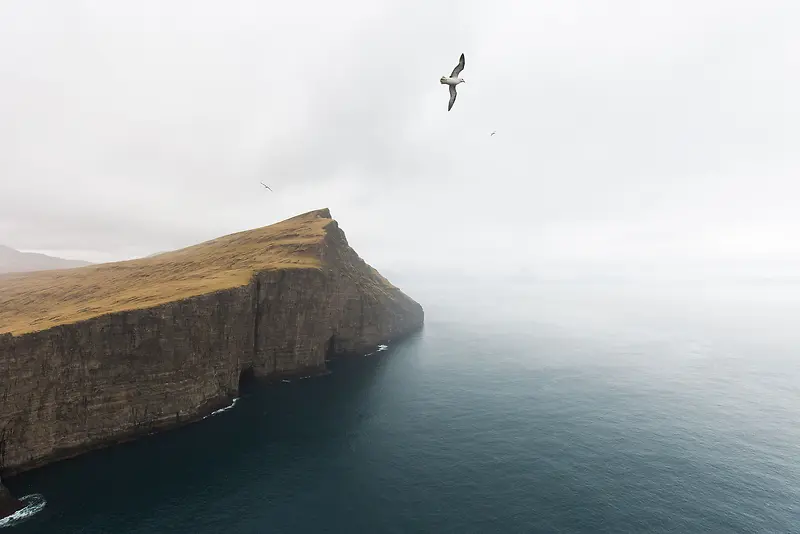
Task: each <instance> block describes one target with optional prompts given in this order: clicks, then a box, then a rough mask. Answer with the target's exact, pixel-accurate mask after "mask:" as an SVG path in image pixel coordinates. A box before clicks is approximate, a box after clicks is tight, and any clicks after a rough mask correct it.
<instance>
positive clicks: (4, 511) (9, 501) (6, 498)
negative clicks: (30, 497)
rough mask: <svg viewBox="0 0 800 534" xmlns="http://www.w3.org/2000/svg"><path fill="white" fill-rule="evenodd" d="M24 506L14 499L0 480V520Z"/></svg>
mask: <svg viewBox="0 0 800 534" xmlns="http://www.w3.org/2000/svg"><path fill="white" fill-rule="evenodd" d="M23 506H24V505H23V504H22V503H21V502H20V501H18V500H17V499H15V498H14V497H13V496H12V495H11V493H9V491H8V490H7V489H6V487H5V486H3V481H2V480H0V519H2V518H3V517H6V516H9V515H11V514H13V513H14V512H16V511H17V510H21V509H22V507H23Z"/></svg>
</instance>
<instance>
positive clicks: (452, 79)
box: [439, 54, 467, 111]
mask: <svg viewBox="0 0 800 534" xmlns="http://www.w3.org/2000/svg"><path fill="white" fill-rule="evenodd" d="M464 63H465V62H464V54H461V57H460V58H459V60H458V65H456V66H455V68H454V69H453V72H451V73H450V76H442V77H441V78H440V79H439V83H442V84H445V85H449V86H450V103H449V104H448V105H447V111H450V110H451V109H452V108H453V104H454V103H455V101H456V96H457V95H456V85H458V84H460V83H462V82H463V83H467V81H466V80H464V79H463V78H459V77H458V75H459V74H460V73H461V71H462V70H464Z"/></svg>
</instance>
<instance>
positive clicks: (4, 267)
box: [0, 245, 91, 274]
mask: <svg viewBox="0 0 800 534" xmlns="http://www.w3.org/2000/svg"><path fill="white" fill-rule="evenodd" d="M86 265H91V263H90V262H88V261H81V260H65V259H63V258H56V257H55V256H48V255H47V254H39V253H38V252H20V251H19V250H15V249H13V248H11V247H6V246H4V245H0V274H2V273H25V272H31V271H49V270H52V269H71V268H73V267H84V266H86Z"/></svg>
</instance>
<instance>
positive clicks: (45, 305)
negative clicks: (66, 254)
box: [0, 209, 331, 335]
mask: <svg viewBox="0 0 800 534" xmlns="http://www.w3.org/2000/svg"><path fill="white" fill-rule="evenodd" d="M330 222H331V219H330V213H329V212H328V210H327V209H325V210H317V211H312V212H309V213H305V214H303V215H298V216H297V217H293V218H291V219H287V220H285V221H282V222H279V223H277V224H273V225H271V226H265V227H263V228H258V229H255V230H248V231H245V232H239V233H236V234H231V235H227V236H224V237H220V238H217V239H214V240H211V241H206V242H204V243H200V244H198V245H194V246H191V247H188V248H184V249H181V250H176V251H174V252H167V253H164V254H160V255H158V256H154V257H150V258H142V259H138V260H131V261H122V262H117V263H106V264H100V265H91V266H88V267H80V268H76V269H65V270H57V271H39V272H35V273H25V274H22V273H20V274H8V275H3V276H0V334H3V333H8V332H10V333H12V334H14V335H19V334H24V333H27V332H35V331H39V330H44V329H47V328H51V327H53V326H57V325H60V324H67V323H74V322H77V321H81V320H84V319H89V318H92V317H97V316H100V315H105V314H107V313H113V312H118V311H123V310H131V309H141V308H148V307H151V306H157V305H159V304H164V303H166V302H171V301H175V300H180V299H184V298H188V297H192V296H197V295H202V294H206V293H212V292H214V291H219V290H222V289H229V288H233V287H239V286H242V285H245V284H247V283H248V282H249V281H250V278H251V277H252V275H253V274H254V273H255V272H258V271H267V270H277V269H292V268H318V267H319V266H320V264H319V257H318V250H319V249H318V245H319V244H320V243H321V241H322V238H323V237H324V235H325V230H324V227H325V226H326V225H327V224H328V223H330Z"/></svg>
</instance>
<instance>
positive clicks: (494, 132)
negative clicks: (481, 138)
mask: <svg viewBox="0 0 800 534" xmlns="http://www.w3.org/2000/svg"><path fill="white" fill-rule="evenodd" d="M496 133H497V130H495V131H493V132H492V133H490V134H489V137H491V136H493V135H494V134H496Z"/></svg>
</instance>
